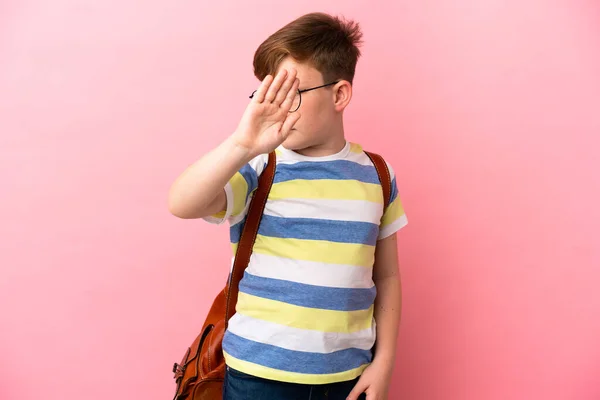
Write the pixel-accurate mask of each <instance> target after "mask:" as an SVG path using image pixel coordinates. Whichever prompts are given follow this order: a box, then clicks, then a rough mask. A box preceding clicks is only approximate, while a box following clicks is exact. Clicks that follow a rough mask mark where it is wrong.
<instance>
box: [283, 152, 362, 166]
mask: <svg viewBox="0 0 600 400" xmlns="http://www.w3.org/2000/svg"><path fill="white" fill-rule="evenodd" d="M319 161H320V160H319V159H318V158H315V159H313V160H310V159H309V160H303V159H294V158H289V157H286V155H285V153H283V154H282V155H281V156H280V157H278V158H277V164H286V165H294V164H298V163H301V162H319ZM327 161H351V162H355V163H357V164H360V165H369V166H372V165H373V163H372V162H371V159H370V158H369V156H367V155H366V154H365V153H364V152H361V153H353V152H349V153H348V155H347V156H346V157H340V158H336V159H332V160H326V161H325V162H327Z"/></svg>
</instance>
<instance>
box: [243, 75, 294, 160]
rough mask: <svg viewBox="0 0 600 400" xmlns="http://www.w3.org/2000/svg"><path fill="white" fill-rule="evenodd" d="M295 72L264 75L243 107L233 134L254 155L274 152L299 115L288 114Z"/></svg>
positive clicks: (292, 97)
mask: <svg viewBox="0 0 600 400" xmlns="http://www.w3.org/2000/svg"><path fill="white" fill-rule="evenodd" d="M298 84H299V82H298V80H297V79H296V72H295V71H292V72H291V73H290V74H289V75H288V74H287V71H285V70H283V71H281V72H279V74H278V75H277V77H276V78H275V79H274V80H273V79H272V77H270V76H267V78H265V79H264V80H263V82H262V84H261V86H260V87H259V88H258V90H257V91H256V93H255V95H254V96H253V98H252V101H251V102H250V104H248V107H247V108H246V111H245V112H244V115H243V116H242V119H241V120H240V123H239V125H238V128H237V130H236V133H235V137H236V140H237V142H238V143H239V144H240V145H241V146H243V147H245V148H247V149H248V150H250V151H251V152H252V153H254V154H265V153H269V152H271V151H273V150H274V149H276V148H277V146H279V145H280V144H281V143H283V142H284V141H285V139H286V138H287V136H288V135H289V133H290V131H291V129H292V128H293V126H294V124H295V123H296V122H297V121H298V119H299V118H300V114H298V113H290V112H289V110H290V108H291V106H292V103H293V100H294V97H295V95H296V93H297V90H298Z"/></svg>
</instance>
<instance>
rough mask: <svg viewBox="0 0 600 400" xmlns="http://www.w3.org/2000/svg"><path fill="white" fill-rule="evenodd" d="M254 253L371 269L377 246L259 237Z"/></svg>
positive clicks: (257, 237)
mask: <svg viewBox="0 0 600 400" xmlns="http://www.w3.org/2000/svg"><path fill="white" fill-rule="evenodd" d="M254 252H255V253H260V254H266V255H269V256H275V257H283V258H291V259H293V260H305V261H315V262H322V263H327V264H343V265H356V266H359V267H367V268H370V267H372V266H373V262H374V257H375V246H369V245H366V244H356V243H335V242H328V241H325V240H308V239H292V238H276V237H270V236H263V235H257V236H256V241H255V242H254Z"/></svg>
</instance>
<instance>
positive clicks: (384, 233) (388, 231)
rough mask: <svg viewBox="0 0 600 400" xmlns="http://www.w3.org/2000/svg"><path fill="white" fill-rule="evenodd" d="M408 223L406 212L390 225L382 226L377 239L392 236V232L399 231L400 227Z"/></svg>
mask: <svg viewBox="0 0 600 400" xmlns="http://www.w3.org/2000/svg"><path fill="white" fill-rule="evenodd" d="M406 225H408V219H407V218H406V214H404V215H403V216H401V217H400V218H398V219H397V220H395V221H394V222H392V223H391V224H389V225H388V226H385V227H383V228H381V230H380V231H379V237H378V238H377V239H378V240H381V239H385V238H386V237H388V236H391V235H392V234H394V233H396V232H398V231H399V230H400V229H402V228H404V227H405V226H406Z"/></svg>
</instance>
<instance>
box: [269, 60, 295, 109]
mask: <svg viewBox="0 0 600 400" xmlns="http://www.w3.org/2000/svg"><path fill="white" fill-rule="evenodd" d="M296 74H297V72H296V70H295V69H292V70H290V72H288V75H287V78H286V79H285V81H284V82H283V85H281V88H280V89H279V90H278V91H277V95H276V96H275V100H274V101H273V104H277V105H281V103H283V101H284V100H285V98H286V96H287V94H288V92H289V91H290V89H291V88H292V85H294V82H295V80H296Z"/></svg>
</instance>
